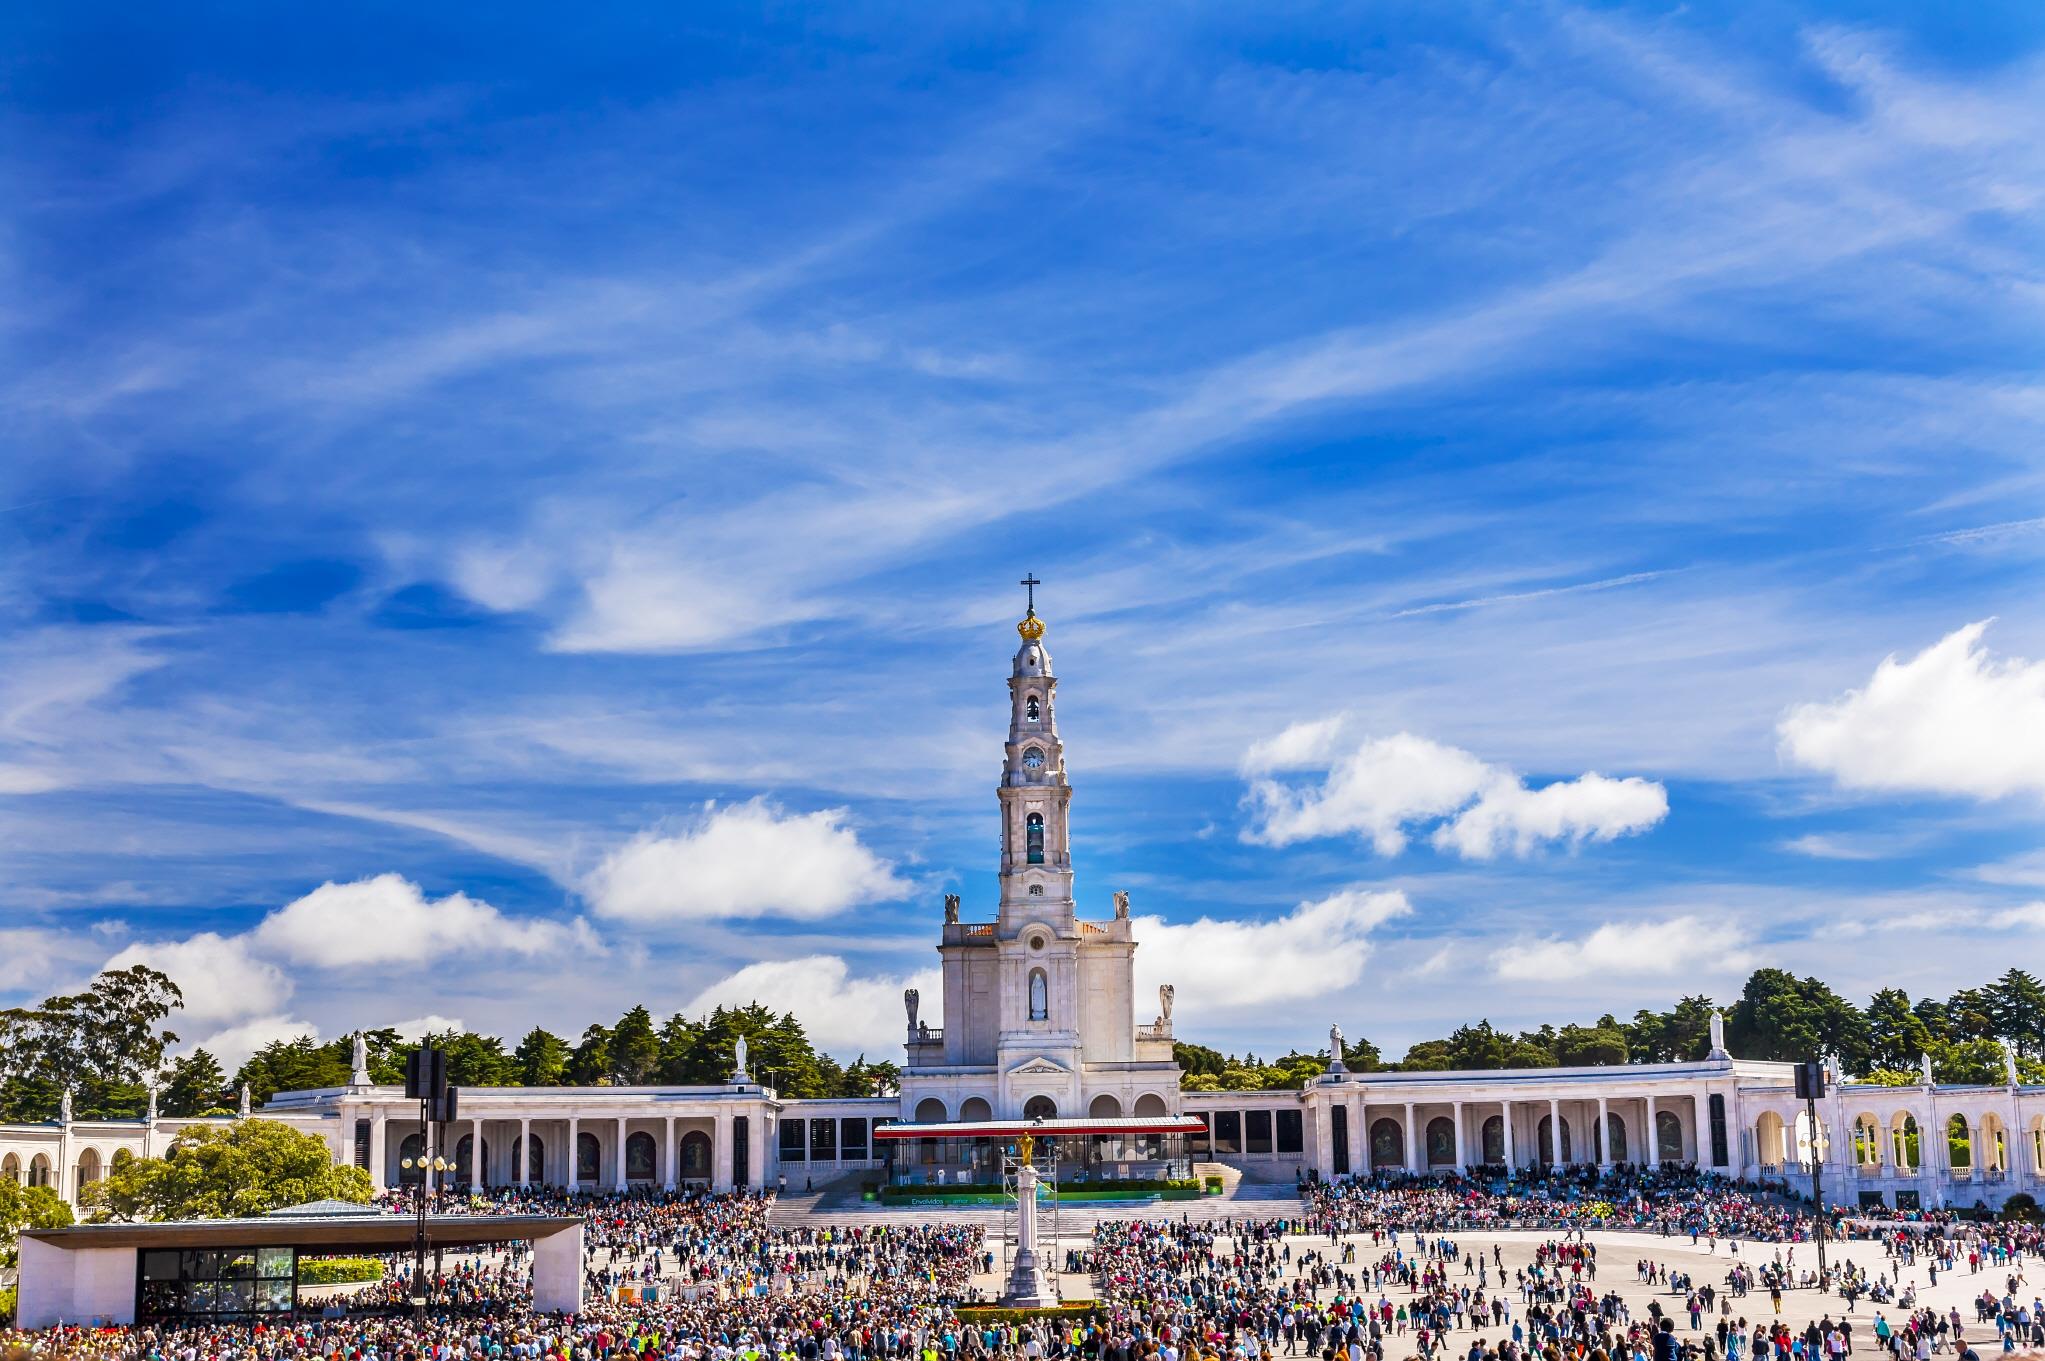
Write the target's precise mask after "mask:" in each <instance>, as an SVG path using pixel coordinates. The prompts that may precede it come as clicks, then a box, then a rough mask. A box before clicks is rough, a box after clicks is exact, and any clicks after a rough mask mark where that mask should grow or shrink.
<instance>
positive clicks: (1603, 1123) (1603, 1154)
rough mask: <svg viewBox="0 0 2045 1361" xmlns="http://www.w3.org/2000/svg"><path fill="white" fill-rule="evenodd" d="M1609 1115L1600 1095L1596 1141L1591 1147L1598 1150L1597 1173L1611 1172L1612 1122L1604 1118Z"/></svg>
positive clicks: (1603, 1098)
mask: <svg viewBox="0 0 2045 1361" xmlns="http://www.w3.org/2000/svg"><path fill="white" fill-rule="evenodd" d="M1610 1113H1611V1112H1610V1110H1609V1108H1608V1107H1607V1106H1606V1104H1605V1097H1604V1095H1603V1094H1602V1093H1600V1094H1599V1096H1598V1141H1597V1143H1596V1144H1594V1145H1592V1146H1593V1147H1594V1148H1596V1149H1597V1150H1598V1171H1600V1172H1609V1171H1611V1170H1612V1122H1611V1121H1610V1120H1609V1119H1607V1118H1606V1117H1607V1116H1608V1115H1609V1114H1610Z"/></svg>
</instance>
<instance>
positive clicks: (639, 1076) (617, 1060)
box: [611, 1006, 660, 1087]
mask: <svg viewBox="0 0 2045 1361" xmlns="http://www.w3.org/2000/svg"><path fill="white" fill-rule="evenodd" d="M659 1065H660V1039H659V1037H658V1036H656V1035H655V1034H654V1033H653V1013H651V1012H649V1011H648V1010H647V1009H646V1008H645V1007H643V1006H636V1007H633V1008H632V1009H631V1010H630V1011H628V1012H626V1013H625V1014H624V1015H623V1016H622V1017H620V1018H619V1020H618V1024H617V1025H616V1027H614V1028H613V1029H612V1031H611V1070H612V1071H613V1072H615V1073H616V1074H617V1075H618V1079H619V1080H620V1081H621V1082H623V1083H625V1084H626V1085H627V1086H631V1087H636V1086H639V1085H640V1084H642V1083H646V1082H651V1081H652V1080H653V1078H654V1075H655V1072H656V1071H657V1070H658V1068H659Z"/></svg>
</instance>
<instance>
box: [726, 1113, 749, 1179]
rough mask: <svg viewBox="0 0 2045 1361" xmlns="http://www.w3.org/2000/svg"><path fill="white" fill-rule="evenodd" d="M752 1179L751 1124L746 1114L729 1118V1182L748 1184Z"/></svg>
mask: <svg viewBox="0 0 2045 1361" xmlns="http://www.w3.org/2000/svg"><path fill="white" fill-rule="evenodd" d="M752 1180H753V1125H752V1120H751V1118H750V1117H748V1116H744V1115H734V1116H733V1117H732V1118H731V1182H732V1185H734V1186H749V1185H751V1184H752Z"/></svg>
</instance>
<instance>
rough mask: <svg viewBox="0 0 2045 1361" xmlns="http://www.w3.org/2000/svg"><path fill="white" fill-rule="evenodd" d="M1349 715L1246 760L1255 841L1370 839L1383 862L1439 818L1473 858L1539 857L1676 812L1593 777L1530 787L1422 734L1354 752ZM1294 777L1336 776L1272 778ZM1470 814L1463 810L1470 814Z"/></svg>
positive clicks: (1657, 794)
mask: <svg viewBox="0 0 2045 1361" xmlns="http://www.w3.org/2000/svg"><path fill="white" fill-rule="evenodd" d="M1346 726H1347V725H1346V723H1345V721H1344V720H1343V719H1341V718H1340V717H1337V718H1333V719H1322V720H1319V721H1316V722H1312V723H1296V724H1294V725H1292V726H1291V727H1289V728H1287V729H1286V730H1285V731H1284V732H1282V733H1280V734H1279V735H1278V736H1277V737H1274V738H1272V739H1270V740H1269V741H1265V742H1259V743H1257V744H1256V745H1254V746H1253V747H1251V748H1250V751H1249V754H1248V755H1247V756H1246V757H1245V758H1244V761H1243V767H1244V771H1245V773H1246V774H1249V775H1253V776H1257V775H1263V776H1265V778H1256V779H1253V780H1252V781H1251V784H1250V789H1249V793H1248V794H1247V795H1246V797H1245V800H1244V801H1245V803H1246V804H1247V805H1248V806H1249V808H1250V810H1251V817H1252V823H1251V826H1250V827H1249V828H1248V829H1247V830H1246V831H1245V832H1244V834H1243V836H1244V839H1245V840H1247V841H1252V842H1261V843H1262V844H1264V845H1267V846H1286V845H1290V844H1292V843H1293V842H1296V841H1305V840H1309V839H1312V838H1315V837H1328V836H1342V835H1356V836H1363V837H1368V838H1369V839H1370V843H1371V848H1372V849H1373V850H1375V851H1376V852H1377V853H1378V854H1379V855H1397V854H1398V853H1399V852H1400V851H1402V850H1404V849H1405V848H1406V840H1407V828H1409V827H1410V826H1412V825H1413V824H1415V823H1423V822H1432V821H1435V820H1436V819H1441V818H1449V817H1450V815H1451V814H1454V815H1455V816H1454V817H1453V818H1452V820H1450V821H1448V822H1446V823H1444V824H1443V825H1441V826H1439V827H1437V828H1436V829H1435V832H1434V834H1433V837H1432V841H1433V844H1434V846H1435V847H1436V848H1437V849H1439V850H1443V851H1452V852H1454V853H1455V854H1457V855H1460V856H1462V857H1463V858H1464V859H1466V860H1489V859H1492V858H1493V857H1495V856H1497V855H1499V854H1501V853H1503V852H1506V851H1510V852H1512V853H1513V854H1515V855H1521V856H1525V855H1530V854H1532V853H1533V851H1534V850H1535V849H1536V848H1537V847H1539V846H1540V845H1542V844H1544V843H1548V842H1566V843H1568V844H1569V845H1572V846H1578V845H1582V844H1583V843H1584V842H1586V841H1610V840H1611V839H1613V838H1614V837H1618V836H1624V835H1627V834H1629V833H1634V832H1641V831H1645V830H1646V829H1648V828H1649V827H1652V826H1654V825H1655V824H1656V823H1658V822H1660V821H1661V820H1662V819H1663V818H1664V817H1666V816H1667V815H1668V811H1669V800H1668V792H1667V791H1666V790H1665V789H1664V788H1663V787H1662V786H1661V785H1659V784H1657V783H1655V782H1653V781H1651V780H1643V779H1640V778H1638V777H1629V778H1627V779H1616V780H1615V779H1611V778H1609V777H1607V776H1603V775H1599V774H1596V773H1595V772H1593V773H1591V774H1586V775H1581V776H1578V777H1577V778H1576V779H1573V780H1561V781H1557V782H1556V783H1554V784H1549V785H1544V786H1542V787H1541V788H1539V789H1529V788H1528V787H1527V786H1526V784H1525V783H1524V782H1522V781H1521V779H1520V778H1519V777H1518V776H1517V775H1515V774H1513V773H1512V772H1511V771H1510V770H1508V769H1506V768H1505V767H1503V766H1496V765H1491V764H1488V763H1486V762H1484V761H1482V760H1479V759H1478V758H1477V757H1475V756H1473V755H1471V754H1470V753H1469V752H1467V751H1463V750H1461V749H1460V748H1457V747H1451V746H1445V745H1443V744H1442V743H1439V742H1432V741H1429V740H1428V739H1426V738H1424V737H1415V736H1414V735H1413V734H1411V733H1399V734H1397V735H1395V736H1392V737H1381V738H1374V739H1370V740H1366V741H1364V742H1361V743H1359V744H1358V745H1357V746H1355V747H1354V748H1353V749H1349V750H1347V752H1346V754H1344V753H1345V747H1346V745H1347V744H1346V743H1345V742H1344V740H1343V734H1344V730H1345V728H1346ZM1282 770H1293V771H1306V770H1325V771H1326V774H1325V775H1324V777H1323V778H1322V779H1321V780H1320V781H1319V782H1318V783H1305V784H1298V783H1292V784H1288V783H1286V782H1283V781H1280V780H1277V779H1273V778H1269V777H1268V776H1269V774H1270V773H1272V772H1277V771H1282ZM1458 810H1460V812H1459V811H1458Z"/></svg>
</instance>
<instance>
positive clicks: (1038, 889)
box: [1030, 884, 1044, 898]
mask: <svg viewBox="0 0 2045 1361" xmlns="http://www.w3.org/2000/svg"><path fill="white" fill-rule="evenodd" d="M1030 896H1031V897H1032V898H1041V897H1043V896H1044V886H1043V885H1042V884H1031V885H1030Z"/></svg>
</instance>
